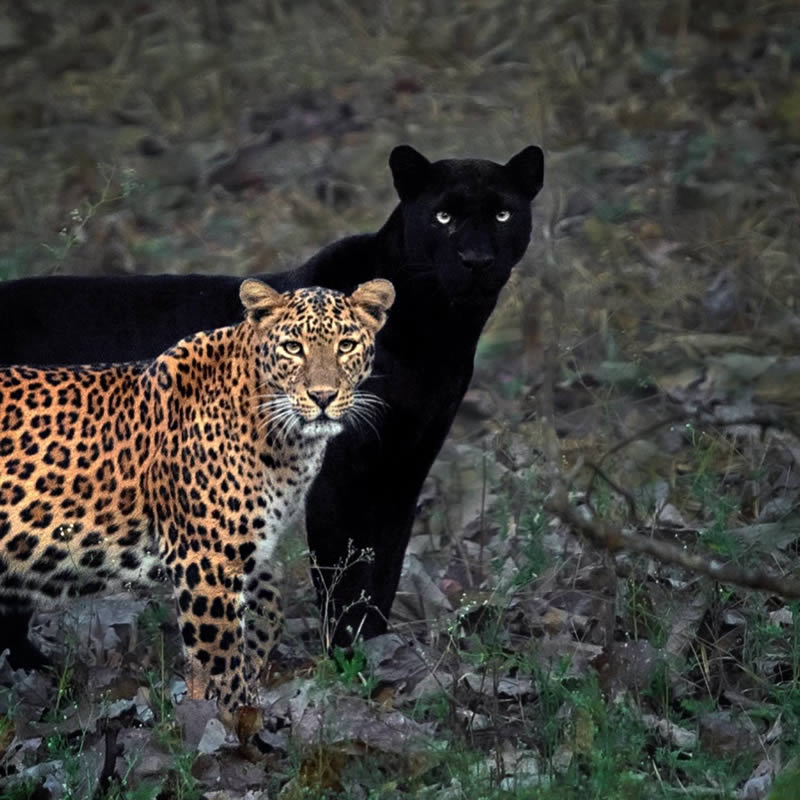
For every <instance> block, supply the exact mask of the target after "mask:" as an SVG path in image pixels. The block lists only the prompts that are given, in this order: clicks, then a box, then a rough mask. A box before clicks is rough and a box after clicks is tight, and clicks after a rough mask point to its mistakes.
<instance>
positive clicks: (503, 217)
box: [494, 209, 511, 222]
mask: <svg viewBox="0 0 800 800" xmlns="http://www.w3.org/2000/svg"><path fill="white" fill-rule="evenodd" d="M494 218H495V219H496V220H497V221H498V222H508V221H509V220H510V219H511V212H510V211H507V210H506V209H503V210H502V211H498V212H497V213H496V214H495V215H494Z"/></svg>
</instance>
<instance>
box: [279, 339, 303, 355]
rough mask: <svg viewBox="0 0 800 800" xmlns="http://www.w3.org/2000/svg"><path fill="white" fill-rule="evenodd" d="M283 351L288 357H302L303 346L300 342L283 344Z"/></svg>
mask: <svg viewBox="0 0 800 800" xmlns="http://www.w3.org/2000/svg"><path fill="white" fill-rule="evenodd" d="M283 349H284V350H285V351H286V352H287V353H288V354H289V355H290V356H301V355H303V345H301V344H300V342H294V341H289V342H284V343H283Z"/></svg>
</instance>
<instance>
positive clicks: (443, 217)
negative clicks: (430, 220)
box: [436, 211, 453, 225]
mask: <svg viewBox="0 0 800 800" xmlns="http://www.w3.org/2000/svg"><path fill="white" fill-rule="evenodd" d="M451 219H453V218H452V217H451V216H450V215H449V214H448V213H447V212H446V211H437V212H436V221H437V222H438V223H439V224H440V225H449V224H450V220H451Z"/></svg>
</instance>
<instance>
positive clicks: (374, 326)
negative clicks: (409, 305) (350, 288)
mask: <svg viewBox="0 0 800 800" xmlns="http://www.w3.org/2000/svg"><path fill="white" fill-rule="evenodd" d="M350 299H351V300H352V301H353V305H354V307H355V308H354V310H355V312H356V314H357V315H358V318H359V319H360V320H361V321H362V322H363V323H364V324H365V325H366V326H367V327H368V328H369V329H370V330H371V331H372V332H373V333H377V332H378V331H379V330H380V329H381V328H382V327H383V324H384V322H386V312H387V311H388V310H389V309H390V308H391V307H392V303H394V286H392V284H391V283H390V282H389V281H386V280H383V278H377V279H376V280H374V281H368V282H367V283H362V284H361V285H360V286H359V287H358V288H357V289H356V290H355V291H354V292H353V294H351V295H350Z"/></svg>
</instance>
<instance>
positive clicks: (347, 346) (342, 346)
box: [339, 339, 356, 353]
mask: <svg viewBox="0 0 800 800" xmlns="http://www.w3.org/2000/svg"><path fill="white" fill-rule="evenodd" d="M355 347H356V342H355V341H353V339H342V341H341V342H339V352H340V353H352V352H353V350H355Z"/></svg>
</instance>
